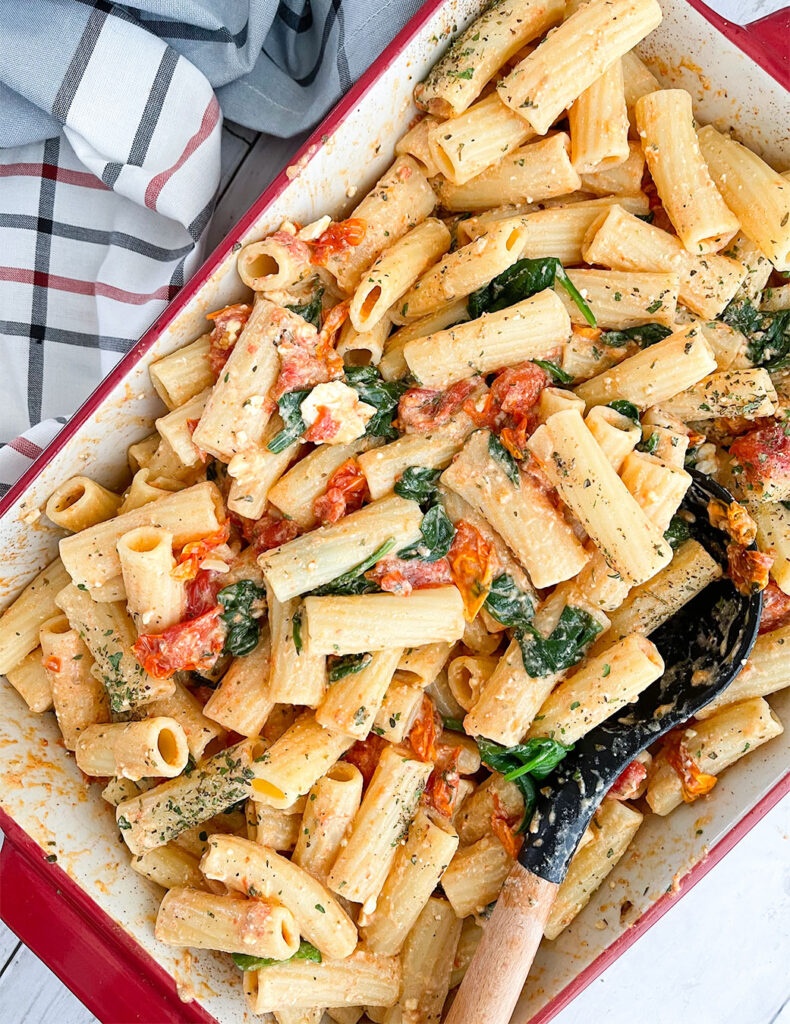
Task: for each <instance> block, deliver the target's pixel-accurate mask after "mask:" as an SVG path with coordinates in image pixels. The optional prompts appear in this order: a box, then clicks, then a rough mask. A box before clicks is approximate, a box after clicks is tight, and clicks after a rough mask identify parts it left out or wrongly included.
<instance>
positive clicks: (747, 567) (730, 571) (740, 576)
mask: <svg viewBox="0 0 790 1024" xmlns="http://www.w3.org/2000/svg"><path fill="white" fill-rule="evenodd" d="M773 564H774V556H773V555H769V554H768V552H766V551H750V550H749V549H748V548H745V547H744V546H743V545H742V544H735V543H730V544H728V545H727V575H728V576H729V577H730V579H731V580H732V582H733V583H734V584H735V589H736V590H737V591H738V593H740V594H745V595H746V596H747V597H748V596H749V595H750V594H757V593H759V592H760V591H761V590H765V588H766V587H767V586H768V579H769V576H768V574H769V572H770V571H771V566H772V565H773Z"/></svg>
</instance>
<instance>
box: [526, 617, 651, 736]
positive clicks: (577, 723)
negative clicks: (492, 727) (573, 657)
mask: <svg viewBox="0 0 790 1024" xmlns="http://www.w3.org/2000/svg"><path fill="white" fill-rule="evenodd" d="M663 671H664V662H663V659H662V658H661V655H660V654H659V653H658V649H657V647H656V646H655V644H653V643H651V642H650V641H649V640H647V639H646V638H645V637H643V636H640V635H639V634H637V633H632V634H630V635H629V636H627V637H625V638H624V639H623V640H618V641H617V643H616V644H613V645H612V646H611V647H609V648H608V649H607V650H606V651H604V652H603V653H602V654H600V655H599V656H598V657H596V658H591V659H590V660H589V661H587V662H585V663H584V664H583V665H582V667H581V668H579V669H578V670H577V671H576V672H574V674H573V675H571V676H569V678H568V679H566V680H565V681H564V682H562V683H560V685H559V686H558V687H557V688H556V690H554V691H553V693H552V694H551V695H550V696H549V698H548V700H547V701H546V702H545V703H544V704H543V706H542V707H541V709H540V714H539V715H536V716H535V721H534V722H533V723H532V725H531V726H530V728H529V731H528V732H527V738H528V739H532V738H533V737H536V736H549V737H551V738H552V739H557V740H560V742H562V743H565V744H568V743H575V742H576V741H577V740H579V739H581V738H582V736H584V735H586V734H587V733H588V732H589V731H590V730H591V729H593V728H595V726H596V725H600V723H601V722H603V721H605V720H606V719H607V718H609V717H611V716H612V715H614V714H616V713H617V712H618V711H620V710H621V708H624V707H625V706H626V704H630V703H631V701H633V700H634V699H635V698H636V697H637V696H638V695H639V694H640V693H641V692H642V690H644V689H646V688H647V687H648V686H649V685H650V684H651V683H654V682H655V681H656V679H658V678H659V677H660V676H661V675H662V673H663Z"/></svg>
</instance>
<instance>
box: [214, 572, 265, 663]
mask: <svg viewBox="0 0 790 1024" xmlns="http://www.w3.org/2000/svg"><path fill="white" fill-rule="evenodd" d="M265 598H266V594H265V591H264V590H263V588H262V587H259V586H258V585H257V584H256V583H253V582H252V580H239V582H238V583H231V585H230V586H229V587H223V589H222V590H220V592H219V593H218V594H217V600H218V601H219V603H220V604H221V605H222V608H223V612H222V614H221V616H220V618H221V619H222V621H223V622H224V623H225V625H226V626H227V627H228V635H227V636H226V637H225V646H224V648H223V650H222V653H223V654H232V655H233V656H234V657H237V658H238V657H242V656H243V655H245V654H249V653H250V651H252V650H253V649H254V648H255V645H256V644H257V643H258V636H259V635H260V631H261V627H260V623H259V622H258V620H257V619H256V618H254V617H253V614H252V610H253V609H252V606H253V604H254V603H255V602H256V601H263V600H265Z"/></svg>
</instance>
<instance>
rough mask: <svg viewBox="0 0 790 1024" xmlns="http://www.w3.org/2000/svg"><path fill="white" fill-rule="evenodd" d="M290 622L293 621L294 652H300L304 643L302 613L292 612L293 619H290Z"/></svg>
mask: <svg viewBox="0 0 790 1024" xmlns="http://www.w3.org/2000/svg"><path fill="white" fill-rule="evenodd" d="M291 622H292V623H293V638H294V647H295V648H296V653H297V654H301V653H302V651H303V650H304V644H303V643H302V613H301V611H298V612H295V613H294V617H293V619H291Z"/></svg>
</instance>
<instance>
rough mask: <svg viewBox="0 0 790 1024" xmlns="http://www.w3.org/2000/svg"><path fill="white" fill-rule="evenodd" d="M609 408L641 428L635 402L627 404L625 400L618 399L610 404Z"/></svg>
mask: <svg viewBox="0 0 790 1024" xmlns="http://www.w3.org/2000/svg"><path fill="white" fill-rule="evenodd" d="M609 408H610V409H614V411H615V412H619V413H620V415H621V416H625V417H626V418H627V419H629V420H633V421H634V423H636V425H637V426H639V410H638V409H637V407H636V406H635V405H634V403H633V402H627V401H626V400H625V399H624V398H616V399H615V400H614V401H613V402H610V403H609Z"/></svg>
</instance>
